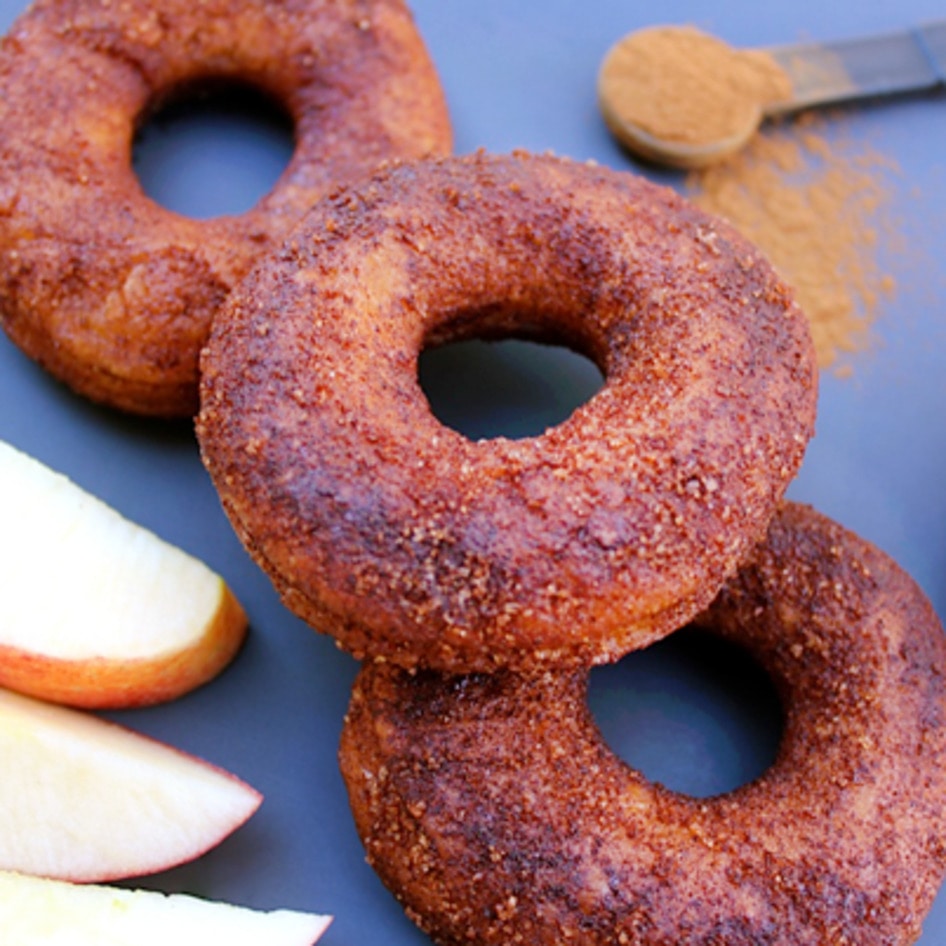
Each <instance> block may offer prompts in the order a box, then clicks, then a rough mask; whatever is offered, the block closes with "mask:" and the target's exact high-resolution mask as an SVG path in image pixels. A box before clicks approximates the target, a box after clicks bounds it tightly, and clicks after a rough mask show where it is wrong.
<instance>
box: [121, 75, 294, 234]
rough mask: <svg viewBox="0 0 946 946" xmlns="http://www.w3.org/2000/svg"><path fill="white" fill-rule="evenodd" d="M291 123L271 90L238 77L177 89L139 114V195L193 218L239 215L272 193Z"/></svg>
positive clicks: (289, 143)
mask: <svg viewBox="0 0 946 946" xmlns="http://www.w3.org/2000/svg"><path fill="white" fill-rule="evenodd" d="M294 149H295V127H294V123H293V120H292V118H291V116H290V115H289V113H288V112H287V111H286V109H285V108H283V106H282V105H281V103H280V102H278V101H277V100H276V99H275V98H273V97H272V96H271V95H269V94H267V93H266V92H264V91H263V90H261V89H259V88H257V87H256V86H253V85H248V84H246V83H242V82H238V81H229V80H223V79H219V80H213V81H202V82H192V83H188V84H184V85H181V86H179V87H178V88H177V89H175V90H174V91H173V92H171V93H170V94H168V95H166V96H164V97H162V99H161V100H159V101H156V102H154V103H152V104H151V106H150V107H149V108H148V109H146V111H145V112H144V113H143V114H142V116H141V118H140V120H139V122H138V127H137V131H136V134H135V138H134V141H133V144H132V167H133V169H134V171H135V174H136V175H137V177H138V181H139V183H140V184H141V187H142V189H143V190H144V192H145V193H146V194H147V195H148V196H149V197H150V198H151V199H152V200H154V201H155V202H156V203H158V204H160V205H161V206H162V207H165V208H166V209H168V210H172V211H174V212H176V213H180V214H183V215H185V216H188V217H192V218H195V219H207V218H212V217H219V216H223V215H227V214H240V213H243V212H245V211H247V210H249V209H250V208H251V207H253V206H254V205H255V204H256V203H257V202H258V201H259V200H260V198H262V197H263V196H265V195H266V194H267V193H269V191H270V190H272V188H273V186H274V185H275V184H276V181H277V180H278V179H279V176H280V175H281V174H282V172H283V171H284V170H285V168H286V167H287V165H288V164H289V161H290V159H291V157H292V154H293V151H294Z"/></svg>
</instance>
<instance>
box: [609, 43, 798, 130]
mask: <svg viewBox="0 0 946 946" xmlns="http://www.w3.org/2000/svg"><path fill="white" fill-rule="evenodd" d="M791 91H792V89H791V80H790V79H789V78H788V76H787V75H786V74H785V73H784V72H783V70H782V69H781V67H780V66H779V65H778V64H777V63H776V62H775V61H774V59H772V58H771V57H770V56H769V55H768V54H767V53H765V52H762V51H757V50H738V49H735V48H733V47H732V46H730V45H728V44H727V43H725V42H723V41H722V40H719V39H717V38H716V37H714V36H710V35H708V34H707V33H703V32H702V31H700V30H698V29H696V28H695V27H692V26H656V27H649V28H647V29H642V30H638V31H636V32H633V33H629V34H628V35H627V36H625V37H624V38H623V39H621V40H620V41H619V42H618V43H616V44H615V45H614V46H613V47H612V48H611V50H610V51H609V52H608V54H607V55H606V56H605V58H604V61H603V63H602V66H601V70H600V73H599V76H598V93H599V98H600V100H601V105H602V111H603V112H604V114H605V118H606V119H608V120H609V121H608V123H609V125H610V126H611V127H612V130H613V131H615V133H616V134H617V135H618V137H619V138H620V137H621V134H620V133H621V130H622V129H623V128H626V127H628V126H632V127H634V128H637V129H642V130H643V131H644V132H646V133H647V134H649V135H651V136H653V137H654V138H655V139H658V140H660V141H672V142H678V143H682V144H686V145H692V146H695V147H699V146H700V145H704V144H713V143H715V142H717V141H723V140H726V139H730V138H732V137H734V136H739V135H743V134H745V133H746V132H747V130H751V129H752V128H753V127H755V125H756V124H757V123H758V121H759V118H760V115H761V109H762V107H763V106H765V105H767V104H769V103H771V102H777V101H781V100H783V99H787V98H788V97H789V96H790V94H791Z"/></svg>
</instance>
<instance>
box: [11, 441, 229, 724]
mask: <svg viewBox="0 0 946 946" xmlns="http://www.w3.org/2000/svg"><path fill="white" fill-rule="evenodd" d="M0 525H2V528H0V686H6V687H9V688H11V689H14V690H18V691H19V692H21V693H28V694H30V695H32V696H36V697H40V698H42V699H46V700H53V701H56V702H61V703H68V704H71V705H74V706H82V707H86V708H95V709H105V708H111V709H116V708H122V707H129V706H142V705H147V704H153V703H158V702H162V701H165V700H169V699H173V698H175V697H178V696H180V695H182V694H183V693H186V692H188V691H189V690H192V689H193V688H195V687H197V686H200V685H201V684H203V683H205V682H207V681H208V680H210V679H211V678H213V677H214V676H216V675H217V674H218V673H219V672H220V671H221V670H222V669H223V668H224V667H225V666H226V665H227V664H228V663H229V662H230V661H231V660H232V658H233V657H234V655H235V654H236V652H237V651H238V649H239V647H240V645H241V644H242V642H243V639H244V637H245V634H246V626H247V622H246V616H245V614H244V612H243V609H242V608H241V606H240V604H239V603H238V601H237V599H236V598H235V597H234V595H233V594H232V592H231V591H230V589H229V587H228V586H227V584H226V583H225V582H224V580H223V579H222V578H221V577H220V576H219V575H218V574H216V573H215V572H214V571H212V570H211V569H210V568H208V567H207V566H206V565H205V564H204V563H203V562H201V561H200V560H199V559H197V558H195V557H193V556H191V555H189V554H188V553H186V552H184V551H183V550H182V549H180V548H178V547H176V546H174V545H171V544H169V543H167V542H165V541H164V540H163V539H160V538H159V537H158V536H157V535H155V534H154V533H153V532H150V531H149V530H147V529H145V528H143V527H142V526H139V525H137V524H136V523H133V522H131V521H129V520H128V519H126V518H124V517H123V516H121V515H120V514H119V513H118V512H117V511H116V510H114V509H113V508H111V507H110V506H108V505H107V504H105V503H103V502H102V501H101V500H99V499H97V498H96V497H94V496H92V495H90V494H89V493H87V492H86V491H85V490H83V489H81V488H80V487H79V486H77V485H76V484H74V483H73V482H71V481H70V480H69V479H67V478H66V477H64V476H62V475H61V474H59V473H56V472H54V471H53V470H51V469H49V468H48V467H46V466H45V465H43V464H42V463H40V462H39V461H38V460H35V459H33V458H32V457H29V456H27V455H26V454H24V453H22V452H21V451H19V450H17V449H15V448H14V447H11V446H10V445H8V444H5V443H0Z"/></svg>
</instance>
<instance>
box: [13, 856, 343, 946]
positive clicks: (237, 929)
mask: <svg viewBox="0 0 946 946" xmlns="http://www.w3.org/2000/svg"><path fill="white" fill-rule="evenodd" d="M331 919H332V918H331V917H328V916H320V915H318V914H315V913H301V912H297V911H295V910H273V911H270V912H261V911H258V910H250V909H248V908H246V907H238V906H233V905H231V904H229V903H220V902H215V901H210V900H201V899H198V898H197V897H192V896H189V895H187V894H162V893H156V892H154V891H150V890H124V889H121V888H118V887H97V886H94V885H87V886H80V885H77V884H70V883H65V882H63V881H60V880H46V879H41V878H39V877H29V876H27V875H25V874H19V873H13V872H9V871H0V930H3V937H4V939H3V941H4V942H6V943H15V944H16V946H55V944H62V946H67V944H68V946H103V944H105V943H108V944H109V946H166V944H167V943H174V944H176V946H208V944H209V946H214V944H219V943H225V944H227V946H311V944H312V943H314V942H315V941H316V940H318V939H319V937H320V936H321V935H322V933H324V932H325V929H326V927H327V926H328V925H329V923H330V922H331Z"/></svg>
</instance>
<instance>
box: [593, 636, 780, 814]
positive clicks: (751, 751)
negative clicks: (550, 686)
mask: <svg viewBox="0 0 946 946" xmlns="http://www.w3.org/2000/svg"><path fill="white" fill-rule="evenodd" d="M588 704H589V708H590V709H591V713H592V715H593V716H594V719H595V722H596V723H597V725H598V728H599V729H600V730H601V733H602V735H603V737H604V739H605V741H606V742H607V743H608V745H609V746H610V748H611V750H612V751H613V752H615V753H616V754H617V755H618V756H619V757H620V758H621V759H623V760H624V761H625V762H627V763H628V764H629V765H630V766H632V767H633V768H635V769H637V770H638V771H639V772H641V773H642V774H643V775H644V776H645V777H646V778H648V779H650V780H651V781H653V782H659V783H660V784H662V785H663V786H664V787H666V788H668V789H670V790H671V791H677V792H681V793H683V794H687V795H690V796H692V797H696V798H707V797H711V796H714V795H719V794H722V793H724V792H728V791H732V790H733V789H736V788H738V787H739V786H741V785H744V784H746V783H747V782H751V781H752V780H753V779H755V778H757V777H759V776H760V775H762V774H763V773H764V772H765V771H766V770H767V769H768V768H769V767H770V766H771V765H772V763H773V762H774V761H775V757H776V755H777V753H778V749H779V744H780V742H781V738H782V733H783V728H784V714H783V711H782V706H781V702H780V700H779V697H778V694H777V692H776V689H775V686H774V684H773V682H772V680H771V678H770V677H769V675H768V674H767V673H766V671H765V670H763V669H762V667H761V666H759V664H758V663H756V661H755V660H754V659H753V658H752V657H751V656H750V655H749V654H748V653H747V652H746V651H745V650H744V649H743V648H741V647H739V646H738V645H736V644H733V643H730V642H728V641H724V640H722V639H720V638H718V637H715V636H713V635H711V634H708V633H706V632H705V631H695V630H690V629H684V630H681V631H677V632H676V633H674V634H671V635H670V636H669V637H666V638H664V639H663V640H661V641H659V642H658V643H656V644H653V645H652V646H650V647H648V648H646V649H643V650H639V651H635V652H633V653H631V654H629V655H628V656H626V657H624V658H623V659H622V660H621V661H619V662H618V663H616V664H611V665H608V666H603V667H597V668H595V669H594V670H593V671H592V673H591V682H590V685H589V694H588Z"/></svg>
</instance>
